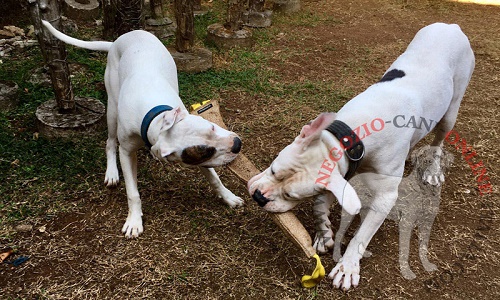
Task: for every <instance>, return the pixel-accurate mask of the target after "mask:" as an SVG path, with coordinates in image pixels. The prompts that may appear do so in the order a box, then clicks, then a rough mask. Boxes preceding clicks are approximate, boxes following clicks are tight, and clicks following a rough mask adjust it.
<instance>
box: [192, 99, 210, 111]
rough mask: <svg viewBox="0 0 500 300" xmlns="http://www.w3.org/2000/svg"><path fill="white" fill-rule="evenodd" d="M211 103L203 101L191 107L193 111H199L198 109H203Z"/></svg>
mask: <svg viewBox="0 0 500 300" xmlns="http://www.w3.org/2000/svg"><path fill="white" fill-rule="evenodd" d="M209 102H210V100H205V101H203V102H201V103H195V104H192V105H191V110H197V109H198V108H200V107H202V106H203V105H205V104H207V103H209Z"/></svg>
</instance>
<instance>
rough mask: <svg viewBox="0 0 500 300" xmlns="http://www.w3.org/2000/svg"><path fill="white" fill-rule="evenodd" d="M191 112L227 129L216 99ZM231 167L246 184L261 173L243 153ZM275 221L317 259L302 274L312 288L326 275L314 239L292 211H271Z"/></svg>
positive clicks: (197, 105)
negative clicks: (313, 244)
mask: <svg viewBox="0 0 500 300" xmlns="http://www.w3.org/2000/svg"><path fill="white" fill-rule="evenodd" d="M191 108H192V111H191V113H192V114H194V115H199V116H201V117H203V118H204V119H206V120H209V121H210V122H213V123H215V124H217V125H219V126H220V127H222V128H225V129H227V126H226V124H224V121H223V120H222V116H221V114H220V110H219V103H218V102H217V101H215V100H207V101H204V102H203V103H202V104H194V105H192V106H191ZM228 167H229V169H230V170H231V171H232V172H233V173H234V174H235V175H236V176H238V178H240V179H241V180H242V181H243V182H244V183H245V184H246V183H247V182H248V181H249V180H250V178H252V177H253V176H255V175H257V174H259V173H260V171H259V170H258V169H257V168H256V167H255V166H254V164H253V163H252V162H251V161H250V160H249V159H248V158H247V157H246V156H245V155H243V154H242V153H240V154H238V156H237V157H236V158H235V159H234V160H233V161H232V162H231V163H230V164H229V165H228ZM270 215H271V218H272V219H273V221H274V222H275V223H276V224H277V225H278V226H279V227H280V228H281V230H282V231H283V232H284V233H285V235H286V236H288V238H290V239H291V240H292V241H293V242H294V243H295V244H296V245H297V246H298V247H299V248H300V249H302V251H303V252H304V253H305V255H306V256H307V257H308V258H314V259H315V260H316V268H315V269H314V271H313V273H312V274H311V275H304V276H302V280H301V281H302V286H303V287H306V288H312V287H314V286H316V285H317V284H318V283H319V282H320V281H321V279H323V278H324V277H325V268H324V267H323V265H322V264H321V260H320V259H319V256H318V254H317V253H316V250H314V248H313V247H312V240H311V237H310V236H309V233H308V232H307V231H306V229H305V228H304V226H302V224H301V223H300V221H299V219H297V217H296V216H295V215H294V214H293V213H292V212H291V211H288V212H285V213H270Z"/></svg>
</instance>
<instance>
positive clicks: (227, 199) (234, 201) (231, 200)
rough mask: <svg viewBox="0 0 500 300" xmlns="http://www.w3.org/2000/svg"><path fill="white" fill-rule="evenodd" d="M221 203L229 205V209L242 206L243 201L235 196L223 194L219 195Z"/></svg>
mask: <svg viewBox="0 0 500 300" xmlns="http://www.w3.org/2000/svg"><path fill="white" fill-rule="evenodd" d="M221 198H222V201H224V203H226V204H227V205H229V206H230V207H231V208H237V207H240V206H243V203H244V202H243V199H241V198H240V197H238V196H236V195H235V194H233V193H231V192H229V193H225V194H224V195H221Z"/></svg>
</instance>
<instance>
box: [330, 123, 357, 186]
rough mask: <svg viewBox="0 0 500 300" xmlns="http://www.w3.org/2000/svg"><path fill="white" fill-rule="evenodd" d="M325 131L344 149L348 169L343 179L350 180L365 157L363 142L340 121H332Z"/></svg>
mask: <svg viewBox="0 0 500 300" xmlns="http://www.w3.org/2000/svg"><path fill="white" fill-rule="evenodd" d="M325 130H326V131H328V132H330V133H331V134H333V135H334V136H335V137H336V138H337V139H338V140H339V141H340V143H341V144H342V146H343V147H344V153H345V154H346V155H347V157H348V158H349V169H348V170H347V173H346V174H345V176H344V178H345V180H349V179H351V178H352V176H354V173H356V170H357V169H358V166H359V164H360V163H361V159H362V158H363V156H364V155H365V146H364V145H363V142H362V141H361V140H360V139H359V137H358V136H357V135H356V133H354V131H353V130H352V129H351V128H350V127H349V126H348V125H347V124H346V123H344V122H342V121H340V120H335V121H333V123H332V124H330V125H328V127H327V128H326V129H325Z"/></svg>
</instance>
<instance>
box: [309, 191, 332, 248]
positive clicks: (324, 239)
mask: <svg viewBox="0 0 500 300" xmlns="http://www.w3.org/2000/svg"><path fill="white" fill-rule="evenodd" d="M334 201H335V197H334V196H333V194H331V193H326V194H322V195H319V196H318V197H317V198H316V199H315V200H314V207H313V214H314V219H315V221H314V223H315V228H316V236H315V238H314V244H313V248H314V249H316V251H317V252H318V253H326V252H328V249H330V248H332V247H333V231H332V223H331V222H330V218H329V216H330V207H332V204H333V202H334Z"/></svg>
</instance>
